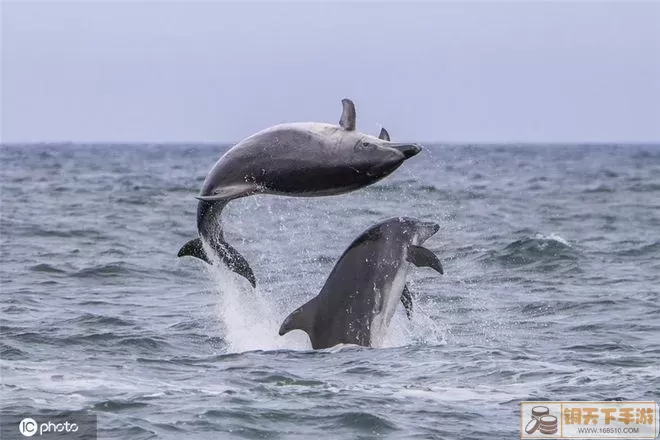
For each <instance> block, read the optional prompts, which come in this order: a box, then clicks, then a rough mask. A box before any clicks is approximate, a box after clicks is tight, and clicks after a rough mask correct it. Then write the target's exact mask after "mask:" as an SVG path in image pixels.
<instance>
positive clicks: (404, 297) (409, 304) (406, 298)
mask: <svg viewBox="0 0 660 440" xmlns="http://www.w3.org/2000/svg"><path fill="white" fill-rule="evenodd" d="M401 304H403V308H404V309H406V316H407V317H408V319H412V311H413V296H412V293H410V290H408V284H404V285H403V292H402V293H401Z"/></svg>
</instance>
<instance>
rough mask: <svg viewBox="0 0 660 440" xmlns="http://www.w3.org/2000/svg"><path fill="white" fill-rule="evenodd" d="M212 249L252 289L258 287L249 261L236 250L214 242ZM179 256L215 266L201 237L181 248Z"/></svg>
mask: <svg viewBox="0 0 660 440" xmlns="http://www.w3.org/2000/svg"><path fill="white" fill-rule="evenodd" d="M211 247H212V248H213V250H214V251H215V252H216V254H217V255H218V257H220V259H221V260H222V262H223V263H225V264H226V265H227V267H229V269H231V270H232V271H233V272H236V273H237V274H239V275H241V276H242V277H245V278H246V279H247V280H248V281H249V282H250V284H252V287H256V285H257V280H256V278H255V276H254V272H253V271H252V268H251V267H250V265H249V264H248V262H247V260H246V259H245V258H244V257H243V256H242V255H241V254H239V253H238V251H237V250H236V249H234V248H233V247H232V246H231V245H230V244H229V243H227V242H222V243H219V242H214V243H211ZM177 256H178V257H185V256H189V257H195V258H199V259H200V260H202V261H205V262H207V263H208V264H213V263H212V262H211V259H210V258H209V257H208V255H207V254H206V251H205V250H204V244H203V243H202V239H201V238H199V237H198V238H195V239H194V240H190V241H189V242H188V243H186V244H184V245H183V247H181V249H180V250H179V253H178V254H177Z"/></svg>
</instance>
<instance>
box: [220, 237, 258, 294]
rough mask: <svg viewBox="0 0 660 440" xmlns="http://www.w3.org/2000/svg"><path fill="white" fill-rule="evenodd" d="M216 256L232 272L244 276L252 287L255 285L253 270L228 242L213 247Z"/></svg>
mask: <svg viewBox="0 0 660 440" xmlns="http://www.w3.org/2000/svg"><path fill="white" fill-rule="evenodd" d="M214 249H215V251H216V252H217V254H218V256H219V257H220V258H221V259H222V261H223V262H224V263H225V264H226V265H227V267H229V268H230V269H231V270H232V271H233V272H236V273H237V274H239V275H240V276H242V277H245V278H246V279H247V280H248V281H249V282H250V284H252V287H256V286H257V279H256V278H255V277H254V272H253V271H252V268H251V267H250V264H249V263H248V262H247V260H246V259H245V257H243V255H241V254H239V253H238V251H237V250H236V249H234V248H233V247H232V246H231V245H230V244H229V243H227V242H223V243H222V244H221V245H220V246H219V247H214Z"/></svg>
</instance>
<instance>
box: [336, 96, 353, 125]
mask: <svg viewBox="0 0 660 440" xmlns="http://www.w3.org/2000/svg"><path fill="white" fill-rule="evenodd" d="M341 105H342V106H343V107H344V108H343V110H342V112H341V118H340V119H339V125H340V126H341V128H343V129H344V130H346V131H354V130H355V104H353V101H351V100H350V99H348V98H344V99H342V100H341Z"/></svg>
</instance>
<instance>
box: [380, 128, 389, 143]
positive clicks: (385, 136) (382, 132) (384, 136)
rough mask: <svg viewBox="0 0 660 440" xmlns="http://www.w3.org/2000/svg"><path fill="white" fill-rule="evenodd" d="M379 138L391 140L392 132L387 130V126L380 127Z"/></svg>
mask: <svg viewBox="0 0 660 440" xmlns="http://www.w3.org/2000/svg"><path fill="white" fill-rule="evenodd" d="M378 139H382V140H384V141H387V142H389V141H390V134H389V133H388V132H387V130H385V127H381V128H380V134H379V135H378Z"/></svg>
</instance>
